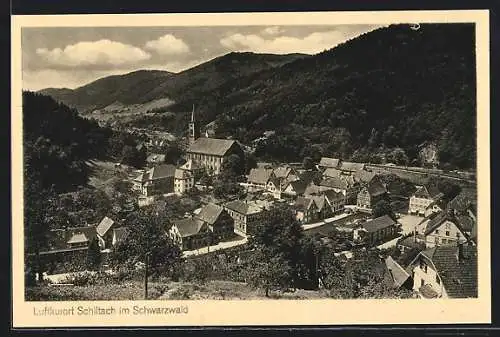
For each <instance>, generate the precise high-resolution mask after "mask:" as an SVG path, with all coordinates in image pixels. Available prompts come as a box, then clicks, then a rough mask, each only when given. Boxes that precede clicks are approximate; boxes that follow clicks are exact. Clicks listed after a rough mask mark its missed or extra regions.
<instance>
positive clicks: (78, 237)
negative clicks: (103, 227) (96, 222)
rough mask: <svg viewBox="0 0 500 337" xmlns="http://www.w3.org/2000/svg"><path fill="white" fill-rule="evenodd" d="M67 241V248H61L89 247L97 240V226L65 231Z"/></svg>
mask: <svg viewBox="0 0 500 337" xmlns="http://www.w3.org/2000/svg"><path fill="white" fill-rule="evenodd" d="M64 236H65V239H66V244H65V247H61V248H70V249H71V248H82V247H88V246H89V244H90V242H91V241H92V240H94V239H95V238H96V227H95V226H92V225H91V226H84V227H73V228H71V227H70V228H66V229H65V230H64Z"/></svg>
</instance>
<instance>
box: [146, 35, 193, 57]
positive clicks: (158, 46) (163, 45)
mask: <svg viewBox="0 0 500 337" xmlns="http://www.w3.org/2000/svg"><path fill="white" fill-rule="evenodd" d="M144 48H145V49H148V50H153V51H155V52H157V53H158V54H160V55H178V54H186V53H189V46H188V45H187V44H186V43H185V42H184V41H182V40H181V39H178V38H176V37H175V36H173V35H171V34H166V35H163V36H162V37H160V38H158V39H156V40H152V41H148V42H146V44H145V45H144Z"/></svg>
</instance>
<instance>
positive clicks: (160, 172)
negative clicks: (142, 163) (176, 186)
mask: <svg viewBox="0 0 500 337" xmlns="http://www.w3.org/2000/svg"><path fill="white" fill-rule="evenodd" d="M175 170H176V167H175V166H174V165H170V164H165V165H158V166H156V167H153V168H152V169H151V170H149V171H148V172H147V174H148V180H155V179H162V178H167V177H173V176H174V175H175Z"/></svg>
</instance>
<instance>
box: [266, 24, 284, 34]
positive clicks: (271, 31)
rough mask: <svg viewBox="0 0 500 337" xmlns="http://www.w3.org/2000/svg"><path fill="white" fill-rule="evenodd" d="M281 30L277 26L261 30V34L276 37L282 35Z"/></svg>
mask: <svg viewBox="0 0 500 337" xmlns="http://www.w3.org/2000/svg"><path fill="white" fill-rule="evenodd" d="M283 31H284V30H283V29H282V28H281V27H278V26H273V27H267V28H264V29H263V30H262V34H267V35H278V34H280V33H283Z"/></svg>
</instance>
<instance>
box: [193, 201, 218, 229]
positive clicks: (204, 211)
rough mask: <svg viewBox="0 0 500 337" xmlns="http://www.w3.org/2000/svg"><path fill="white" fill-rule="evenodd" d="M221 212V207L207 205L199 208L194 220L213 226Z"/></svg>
mask: <svg viewBox="0 0 500 337" xmlns="http://www.w3.org/2000/svg"><path fill="white" fill-rule="evenodd" d="M223 210H224V208H222V206H219V205H216V204H207V205H205V206H203V207H202V208H201V210H200V212H199V213H198V214H197V215H196V218H198V219H200V220H203V221H204V222H206V223H208V224H209V225H213V224H214V223H215V222H216V221H217V219H218V218H219V216H220V214H221V213H222V211H223Z"/></svg>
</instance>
